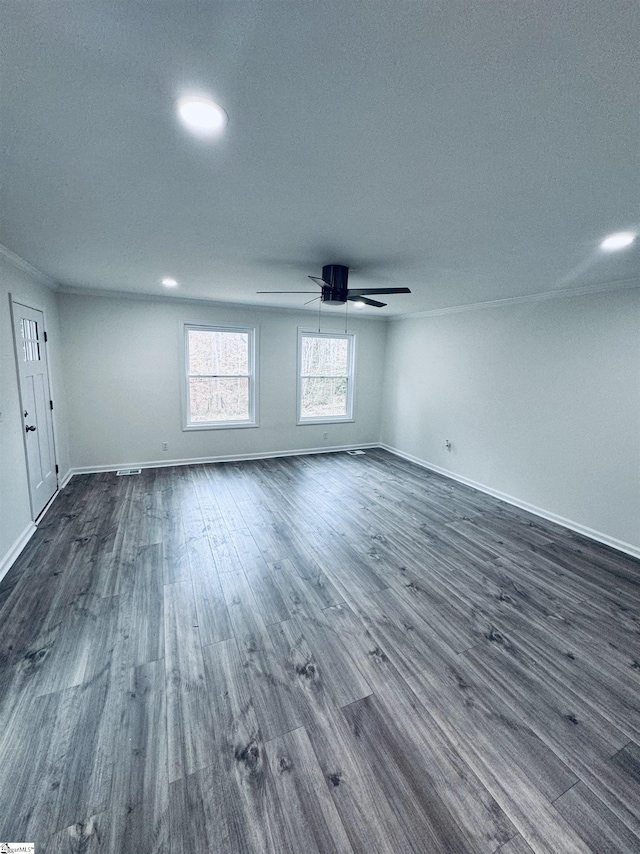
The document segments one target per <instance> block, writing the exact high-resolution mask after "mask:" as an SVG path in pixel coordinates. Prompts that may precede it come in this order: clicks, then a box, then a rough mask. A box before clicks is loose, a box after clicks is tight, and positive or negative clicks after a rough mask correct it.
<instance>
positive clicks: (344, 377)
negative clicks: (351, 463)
mask: <svg viewBox="0 0 640 854" xmlns="http://www.w3.org/2000/svg"><path fill="white" fill-rule="evenodd" d="M354 363H355V335H353V334H352V333H344V334H340V333H334V332H306V331H305V330H303V329H301V330H299V332H298V424H310V423H319V422H328V421H353V385H354Z"/></svg>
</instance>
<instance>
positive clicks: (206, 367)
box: [185, 325, 257, 428]
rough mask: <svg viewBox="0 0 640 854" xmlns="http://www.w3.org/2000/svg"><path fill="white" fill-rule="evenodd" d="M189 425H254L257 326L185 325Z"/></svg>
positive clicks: (187, 424) (193, 426) (187, 416)
mask: <svg viewBox="0 0 640 854" xmlns="http://www.w3.org/2000/svg"><path fill="white" fill-rule="evenodd" d="M185 334H186V341H185V346H186V361H187V378H186V380H187V393H186V406H187V413H186V427H187V428H198V427H234V426H237V427H240V426H244V427H247V426H254V425H255V424H256V423H257V421H256V407H255V369H254V365H255V353H254V350H255V330H254V329H251V328H239V327H225V326H191V325H187V326H186V327H185Z"/></svg>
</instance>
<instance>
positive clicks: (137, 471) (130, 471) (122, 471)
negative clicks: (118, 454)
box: [116, 469, 142, 477]
mask: <svg viewBox="0 0 640 854" xmlns="http://www.w3.org/2000/svg"><path fill="white" fill-rule="evenodd" d="M141 471H142V469H118V471H117V472H116V475H117V476H118V477H122V475H125V474H140V472H141Z"/></svg>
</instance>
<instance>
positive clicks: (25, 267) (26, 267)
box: [0, 243, 60, 291]
mask: <svg viewBox="0 0 640 854" xmlns="http://www.w3.org/2000/svg"><path fill="white" fill-rule="evenodd" d="M0 257H2V258H4V259H5V260H6V261H8V262H9V264H11V266H12V267H15V268H16V270H20V272H21V273H26V274H27V276H31V278H32V279H35V280H36V281H37V282H39V283H40V284H41V285H45V287H47V288H50V289H51V290H52V291H57V290H60V284H59V283H58V282H56V280H55V279H52V278H51V276H47V274H46V273H43V272H42V270H38V268H37V267H34V266H33V265H32V264H30V263H29V262H28V261H25V260H24V258H21V257H20V256H19V255H16V253H15V252H12V251H11V250H10V249H7V247H6V246H3V245H2V243H0Z"/></svg>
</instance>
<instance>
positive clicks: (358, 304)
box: [353, 300, 365, 308]
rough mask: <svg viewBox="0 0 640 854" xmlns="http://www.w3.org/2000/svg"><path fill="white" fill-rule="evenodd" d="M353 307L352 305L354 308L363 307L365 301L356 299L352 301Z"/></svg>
mask: <svg viewBox="0 0 640 854" xmlns="http://www.w3.org/2000/svg"><path fill="white" fill-rule="evenodd" d="M353 307H354V308H364V307H365V303H363V302H360V300H358V301H357V302H354V304H353Z"/></svg>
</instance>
